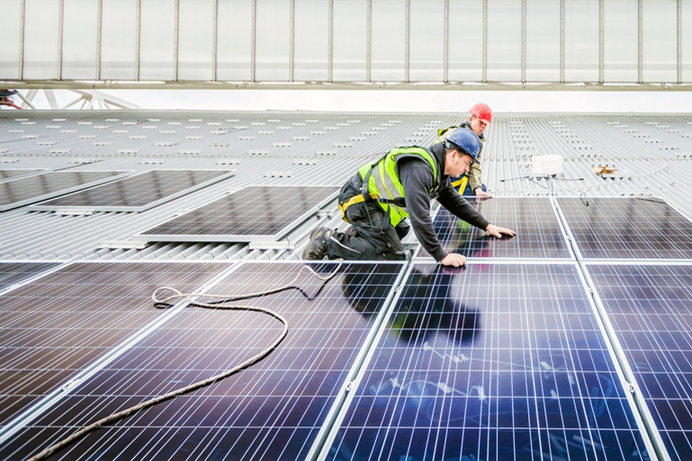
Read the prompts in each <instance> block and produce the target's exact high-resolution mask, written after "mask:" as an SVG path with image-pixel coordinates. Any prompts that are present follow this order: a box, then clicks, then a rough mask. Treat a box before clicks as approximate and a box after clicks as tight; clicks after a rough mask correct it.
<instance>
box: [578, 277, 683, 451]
mask: <svg viewBox="0 0 692 461" xmlns="http://www.w3.org/2000/svg"><path fill="white" fill-rule="evenodd" d="M587 268H588V272H589V273H590V274H591V278H592V279H593V281H594V284H595V286H596V290H597V292H598V294H599V296H600V298H601V300H602V302H603V306H604V307H605V310H606V312H607V314H608V318H609V319H610V322H611V324H612V325H613V328H614V329H615V332H616V334H617V338H618V340H619V342H620V345H621V346H622V348H623V350H624V353H625V356H626V357H627V361H628V363H629V366H630V368H631V370H632V372H633V374H634V379H635V381H636V383H637V385H638V387H639V389H640V390H641V392H642V396H643V397H644V399H645V400H646V403H647V407H648V409H649V411H650V413H651V414H652V416H653V419H654V422H655V424H656V426H657V427H658V429H659V432H660V434H661V437H662V439H663V442H664V444H665V446H666V448H667V449H668V452H669V454H670V457H671V459H681V460H682V459H692V333H691V332H692V266H690V265H680V266H669V265H643V264H631V265H630V264H628V265H617V266H615V265H605V264H603V265H600V264H599V265H596V264H589V265H588V266H587Z"/></svg>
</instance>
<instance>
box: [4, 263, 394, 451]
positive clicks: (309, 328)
mask: <svg viewBox="0 0 692 461" xmlns="http://www.w3.org/2000/svg"><path fill="white" fill-rule="evenodd" d="M301 267H302V264H294V263H256V264H252V263H249V264H245V265H243V266H242V267H241V268H239V269H238V270H237V271H233V272H232V273H231V274H230V275H229V276H228V277H227V278H226V279H225V280H224V281H223V282H222V283H221V284H219V285H218V286H216V287H215V288H214V290H213V291H214V292H215V293H226V294H234V293H236V294H237V293H249V292H257V291H260V290H264V289H268V288H272V287H277V286H280V285H282V284H284V283H287V282H288V281H290V280H291V279H292V278H293V277H294V276H295V275H296V274H297V272H298V270H299V269H300V268H301ZM313 267H320V268H321V269H320V271H321V272H322V273H323V275H324V274H326V273H327V272H330V271H331V270H333V269H334V268H335V267H336V264H335V263H325V264H322V265H313ZM401 268H402V264H400V263H392V264H386V263H383V264H357V263H353V264H347V265H345V266H344V268H342V271H341V272H340V273H339V275H337V276H336V277H335V278H334V279H332V280H331V281H329V282H328V283H327V284H326V285H324V284H323V282H320V281H319V280H317V279H315V278H314V277H312V276H311V275H309V274H305V275H303V276H302V277H301V280H300V281H299V286H300V288H301V290H302V291H301V290H288V291H284V292H281V293H277V294H273V295H270V296H267V297H264V298H256V299H250V300H244V301H241V302H240V304H252V305H260V306H265V307H268V308H270V309H273V310H276V311H277V312H279V313H280V314H282V315H284V316H285V317H286V318H287V320H288V323H289V332H288V336H287V337H286V339H285V340H284V342H283V343H281V345H280V346H279V348H278V349H277V350H275V351H274V352H272V354H271V355H270V356H269V357H267V358H266V359H265V360H263V361H262V362H260V363H257V364H255V365H253V366H252V367H250V368H248V369H246V370H244V371H242V372H240V373H238V374H235V375H233V376H231V377H229V378H227V379H225V380H223V381H220V382H217V383H215V384H213V385H211V386H209V387H207V388H204V389H202V390H199V391H196V392H195V393H192V394H189V395H186V396H182V397H178V398H175V399H173V400H171V401H168V402H166V403H163V404H160V405H158V406H156V407H154V408H151V409H148V410H146V411H142V412H140V413H138V414H137V415H135V416H133V417H131V418H129V419H127V420H125V421H122V422H120V423H119V424H118V425H117V427H116V428H113V429H103V430H99V431H98V432H96V433H94V434H92V435H90V436H88V437H87V438H85V439H83V440H82V441H81V442H79V443H76V444H75V445H73V446H71V447H70V448H68V449H66V450H64V451H62V452H60V454H59V455H58V456H55V457H53V458H52V459H61V460H62V459H64V460H72V459H80V460H87V459H101V460H105V459H108V460H133V459H166V460H174V459H175V460H178V459H179V460H188V459H197V460H217V459H234V460H241V459H242V460H245V459H261V460H279V459H281V460H284V459H285V460H289V459H290V460H298V459H305V456H306V454H307V452H308V451H309V449H310V447H311V444H312V443H313V442H314V440H315V438H316V435H317V433H318V431H319V429H320V427H321V425H322V423H323V422H324V421H325V418H326V415H327V413H328V412H329V410H330V408H331V406H332V404H333V402H334V400H335V397H336V395H337V393H338V391H339V390H340V389H341V387H342V386H343V385H344V383H345V380H346V377H347V376H348V375H349V373H350V372H351V368H352V367H353V363H354V360H355V358H356V356H357V355H358V354H359V353H360V350H361V348H362V346H363V342H364V340H365V338H366V337H367V335H368V334H370V333H371V329H372V325H373V322H374V315H373V314H375V313H376V312H378V311H379V310H380V308H381V306H382V305H383V303H384V301H385V299H386V298H387V296H388V295H389V294H390V292H391V288H392V285H393V283H394V281H395V280H396V279H397V277H398V274H399V272H400V271H401ZM169 284H173V285H175V282H174V281H171V282H169ZM280 331H281V324H280V323H279V322H278V321H276V320H275V319H273V318H271V317H269V316H267V315H264V314H261V313H257V312H247V311H221V310H207V309H200V308H195V307H190V308H187V309H185V310H183V311H182V312H181V313H180V314H178V315H177V316H176V317H174V318H173V319H172V320H171V321H170V322H168V323H166V324H165V325H164V326H163V327H161V328H159V329H158V330H156V331H155V332H154V333H152V335H151V336H149V337H148V338H147V339H146V340H145V341H143V342H142V343H140V344H138V345H137V346H136V347H134V348H133V349H131V350H130V351H128V352H127V353H126V354H125V355H123V356H122V357H121V358H120V359H119V360H117V361H116V362H114V363H113V364H111V365H110V366H109V367H107V368H106V369H104V370H103V371H101V372H100V373H99V374H98V375H96V376H94V379H92V380H91V381H90V382H89V383H88V384H86V385H85V386H84V387H83V388H82V389H78V390H77V391H75V393H74V394H73V395H71V396H69V397H67V398H65V399H64V400H63V401H62V402H61V403H60V404H58V405H57V406H56V407H55V408H53V409H52V410H51V411H50V413H47V414H46V415H44V416H43V417H42V418H40V419H39V420H37V421H36V422H35V423H34V424H33V425H32V426H31V427H29V428H27V429H26V430H24V431H22V432H21V433H19V434H18V436H17V437H15V438H14V439H13V440H12V441H10V443H9V444H8V445H7V446H5V447H4V448H0V457H7V456H10V457H17V458H22V457H26V456H28V455H29V454H30V453H36V451H38V450H39V449H42V448H45V447H47V446H48V445H50V444H51V443H53V442H55V441H56V440H57V439H58V438H60V437H64V436H67V435H69V434H71V433H72V432H74V431H75V430H76V429H77V428H78V427H79V426H81V425H84V424H87V423H90V422H93V421H94V420H95V419H98V418H99V417H103V416H105V415H108V414H110V413H111V412H115V411H118V410H121V409H123V408H125V407H127V406H130V405H133V404H135V403H138V402H140V401H143V400H146V399H147V398H148V397H150V396H154V395H158V394H159V393H164V392H167V391H170V390H172V389H175V388H178V387H182V386H184V385H187V384H190V383H192V382H194V381H197V380H199V379H201V378H203V377H209V376H213V375H215V374H218V373H220V372H221V371H223V370H225V369H228V368H232V367H233V366H234V365H236V364H238V363H240V362H242V361H243V360H245V359H246V358H248V357H250V356H252V355H254V354H256V353H257V352H259V351H260V350H261V349H263V348H264V347H265V346H266V345H268V344H269V343H271V341H272V340H273V339H274V338H275V337H276V336H277V335H278V333H279V332H280Z"/></svg>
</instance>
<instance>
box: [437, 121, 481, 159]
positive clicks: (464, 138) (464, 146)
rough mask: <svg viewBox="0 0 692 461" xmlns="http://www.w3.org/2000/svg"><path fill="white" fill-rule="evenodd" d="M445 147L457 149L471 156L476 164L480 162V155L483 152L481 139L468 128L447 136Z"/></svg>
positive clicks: (459, 129) (457, 130)
mask: <svg viewBox="0 0 692 461" xmlns="http://www.w3.org/2000/svg"><path fill="white" fill-rule="evenodd" d="M445 147H446V148H448V149H457V150H459V151H460V152H463V153H465V154H468V155H470V156H471V158H472V159H473V161H474V162H478V154H479V153H480V151H481V139H480V138H479V137H478V135H477V134H476V133H474V132H473V131H472V130H469V129H468V128H458V129H456V130H454V131H452V132H451V133H450V134H449V135H448V136H447V139H445Z"/></svg>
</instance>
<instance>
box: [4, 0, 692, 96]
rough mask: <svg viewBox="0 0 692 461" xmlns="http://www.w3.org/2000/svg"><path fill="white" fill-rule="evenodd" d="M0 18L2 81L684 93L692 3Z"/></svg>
mask: <svg viewBox="0 0 692 461" xmlns="http://www.w3.org/2000/svg"><path fill="white" fill-rule="evenodd" d="M2 14H3V27H2V28H0V80H6V81H23V82H31V81H38V82H43V83H47V82H51V84H52V85H56V82H64V83H65V84H67V83H71V84H72V86H79V85H80V84H81V85H89V84H93V82H94V81H96V82H104V81H110V82H112V83H111V85H116V86H117V84H118V81H127V82H182V83H186V84H187V85H188V86H190V87H194V86H204V85H205V84H208V83H209V82H220V83H225V84H227V85H231V86H232V85H236V86H237V85H239V84H240V85H253V84H256V83H259V82H262V83H264V84H267V83H274V84H277V85H284V86H291V85H292V84H295V83H307V84H313V83H330V82H332V83H352V82H370V83H378V84H381V83H384V82H388V83H395V84H399V85H403V86H404V87H406V86H410V87H412V88H413V87H416V86H415V85H412V84H414V83H417V82H423V83H458V82H465V83H473V82H476V83H478V82H481V83H493V84H495V85H496V86H497V85H507V84H510V85H512V84H517V83H524V84H532V83H533V84H545V83H557V84H569V83H574V82H581V83H584V82H586V83H596V84H598V83H605V84H623V83H626V84H642V83H653V84H664V86H666V87H669V86H670V85H673V86H675V85H680V84H685V83H687V84H690V83H692V34H689V33H687V31H689V30H692V0H608V1H605V0H560V1H558V0H492V1H487V0H463V1H462V0H329V1H328V0H3V2H2ZM83 81H87V82H83ZM80 82H81V83H80ZM228 82H230V83H228ZM58 86H59V85H58ZM294 86H295V85H294ZM471 86H472V87H474V86H473V85H471ZM215 87H217V88H218V87H219V86H218V85H216V86H215ZM356 87H359V86H358V85H356ZM474 88H477V87H474Z"/></svg>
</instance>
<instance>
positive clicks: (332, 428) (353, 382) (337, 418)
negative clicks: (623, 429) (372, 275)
mask: <svg viewBox="0 0 692 461" xmlns="http://www.w3.org/2000/svg"><path fill="white" fill-rule="evenodd" d="M412 269H413V265H412V264H410V262H409V263H406V266H405V270H404V271H402V273H401V274H400V277H399V279H398V280H397V282H396V283H395V289H394V290H393V291H392V295H393V296H392V295H390V296H392V299H390V300H389V302H388V303H387V304H386V310H385V311H383V314H382V315H381V316H380V321H379V323H378V324H377V328H375V329H373V332H374V334H371V338H370V341H369V342H368V347H367V348H365V347H364V348H363V349H362V350H361V355H362V359H361V360H360V361H359V362H358V363H357V366H356V367H354V369H353V370H354V371H355V373H353V374H352V376H351V379H350V380H349V381H348V382H346V383H345V385H344V389H342V390H341V392H340V395H342V396H343V399H342V400H341V401H340V402H338V403H339V405H335V406H333V407H332V415H331V416H332V417H331V418H328V419H327V423H326V424H324V425H323V426H322V429H321V434H322V438H321V440H320V438H319V437H318V441H320V442H321V443H319V444H318V443H315V444H314V445H313V448H312V450H311V451H310V453H309V455H308V456H306V460H310V461H314V460H317V461H324V460H325V459H326V457H327V456H328V449H329V447H330V446H331V444H332V443H333V442H334V439H335V437H336V429H338V427H339V426H340V425H341V423H342V422H343V420H344V417H345V416H346V410H347V409H348V407H349V406H350V405H351V402H352V400H353V398H354V396H355V390H356V389H357V388H358V386H360V383H361V381H362V379H363V376H364V374H365V372H366V368H367V366H368V365H369V363H370V361H371V360H372V357H373V355H374V354H375V348H374V347H373V346H375V345H376V344H378V343H379V341H380V339H381V337H382V335H383V334H384V328H383V326H384V325H386V323H387V322H389V320H390V318H391V316H392V313H393V308H394V305H395V304H396V303H397V301H398V299H399V297H400V296H401V294H402V290H401V288H402V286H403V285H402V284H403V283H405V281H406V279H407V278H408V277H409V274H410V272H411V270H412Z"/></svg>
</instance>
